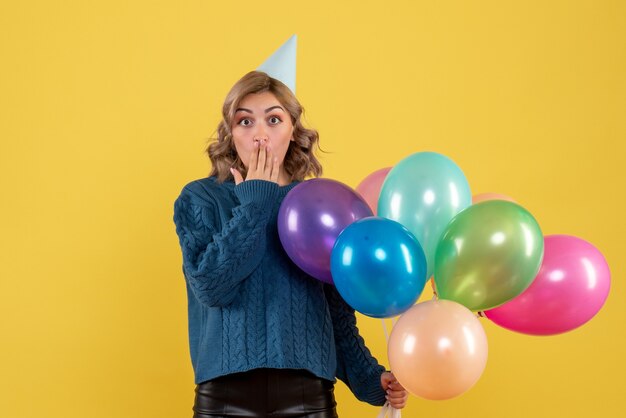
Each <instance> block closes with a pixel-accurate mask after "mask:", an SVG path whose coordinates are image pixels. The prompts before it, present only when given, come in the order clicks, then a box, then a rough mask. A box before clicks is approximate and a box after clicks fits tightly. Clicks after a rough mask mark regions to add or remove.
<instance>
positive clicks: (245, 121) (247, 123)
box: [237, 118, 252, 126]
mask: <svg viewBox="0 0 626 418" xmlns="http://www.w3.org/2000/svg"><path fill="white" fill-rule="evenodd" d="M251 124H252V121H251V120H250V119H247V118H244V119H241V120H240V121H239V122H237V125H241V126H250V125H251Z"/></svg>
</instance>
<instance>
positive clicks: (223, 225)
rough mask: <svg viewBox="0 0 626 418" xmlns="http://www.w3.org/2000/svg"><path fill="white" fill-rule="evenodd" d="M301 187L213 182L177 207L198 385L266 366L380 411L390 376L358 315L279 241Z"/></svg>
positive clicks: (195, 188)
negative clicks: (385, 377) (295, 372)
mask: <svg viewBox="0 0 626 418" xmlns="http://www.w3.org/2000/svg"><path fill="white" fill-rule="evenodd" d="M297 184H298V182H294V183H291V184H289V185H287V186H279V185H278V184H276V183H273V182H269V181H265V180H248V181H244V182H242V183H240V184H239V185H235V184H234V183H233V182H232V181H226V182H224V183H221V184H220V183H218V182H217V181H216V179H215V177H208V178H204V179H199V180H195V181H192V182H190V183H189V184H187V185H186V186H185V187H184V188H183V190H182V191H181V193H180V196H179V197H178V198H177V199H176V202H175V203H174V223H175V225H176V233H177V234H178V238H179V242H180V246H181V249H182V259H183V260H182V261H183V275H184V278H185V284H186V289H187V302H188V316H189V321H188V326H189V350H190V355H191V362H192V366H193V369H194V376H195V383H196V384H199V383H201V382H204V381H206V380H210V379H213V378H216V377H219V376H223V375H227V374H230V373H236V372H243V371H247V370H252V369H256V368H261V367H266V368H277V369H285V368H287V369H305V370H308V371H310V372H311V373H313V374H315V375H316V376H318V377H320V378H323V379H327V380H332V381H335V377H337V378H339V379H340V380H342V381H343V382H344V383H345V384H346V385H347V386H348V387H349V388H350V390H351V391H352V393H354V395H355V396H356V397H357V399H359V400H361V401H363V402H367V403H369V404H371V405H375V406H382V405H383V404H384V403H385V392H384V391H383V389H382V386H381V384H380V375H381V373H382V372H384V371H385V368H384V367H383V366H381V365H380V364H379V363H378V361H377V360H376V358H374V357H373V356H372V354H371V353H370V351H369V349H368V348H367V347H366V345H365V342H364V340H363V338H362V337H361V336H360V335H359V330H358V328H357V326H356V317H355V312H354V309H352V308H351V307H350V306H349V305H348V304H347V303H346V302H345V301H344V300H343V299H342V298H341V295H339V293H337V290H336V289H335V288H334V286H332V285H329V284H325V283H323V282H321V281H319V280H315V279H314V278H312V277H311V276H309V275H307V274H306V273H305V272H303V271H302V270H300V269H299V268H298V267H297V266H296V265H295V264H294V263H293V262H292V261H291V260H290V259H289V257H288V256H287V254H286V253H285V251H284V249H283V248H282V245H281V243H280V239H279V237H278V228H277V218H278V210H279V208H280V203H281V202H282V200H283V199H284V197H285V196H286V194H287V193H288V192H289V191H290V190H291V189H292V188H293V187H294V186H296V185H297Z"/></svg>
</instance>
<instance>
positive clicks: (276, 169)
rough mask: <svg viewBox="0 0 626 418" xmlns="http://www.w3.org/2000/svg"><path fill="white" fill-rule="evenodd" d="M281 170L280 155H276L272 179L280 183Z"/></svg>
mask: <svg viewBox="0 0 626 418" xmlns="http://www.w3.org/2000/svg"><path fill="white" fill-rule="evenodd" d="M279 172H280V164H278V157H276V156H274V164H272V177H271V179H272V181H273V182H274V183H278V174H279Z"/></svg>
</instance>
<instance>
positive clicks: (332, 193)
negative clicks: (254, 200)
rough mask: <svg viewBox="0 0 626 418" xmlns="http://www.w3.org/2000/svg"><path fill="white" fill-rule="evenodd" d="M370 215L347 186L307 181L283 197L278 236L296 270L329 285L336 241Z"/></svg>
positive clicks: (333, 182)
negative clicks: (354, 224) (351, 225)
mask: <svg viewBox="0 0 626 418" xmlns="http://www.w3.org/2000/svg"><path fill="white" fill-rule="evenodd" d="M372 215H373V214H372V210H371V209H370V207H369V206H368V204H367V202H366V201H365V200H364V199H363V198H362V197H361V196H359V194H358V193H356V192H355V191H354V190H353V189H351V188H350V187H349V186H346V185H345V184H343V183H340V182H338V181H335V180H330V179H311V180H307V181H305V182H302V183H300V184H298V185H297V186H296V187H294V188H293V189H291V191H290V192H289V193H288V194H287V196H285V199H284V200H283V202H282V204H281V206H280V210H279V211H278V235H279V237H280V242H281V243H282V245H283V248H284V249H285V251H286V252H287V255H289V258H291V260H292V261H293V262H294V263H296V265H297V266H298V267H300V268H301V269H302V270H304V271H305V272H306V273H308V274H309V275H311V276H313V277H315V278H316V279H318V280H321V281H323V282H326V283H331V284H332V283H333V279H332V276H331V274H330V254H331V252H332V249H333V246H334V245H335V241H336V240H337V237H338V236H339V234H340V233H341V231H343V230H344V228H345V227H347V226H348V225H350V224H351V223H353V222H355V221H358V220H359V219H362V218H365V217H368V216H372Z"/></svg>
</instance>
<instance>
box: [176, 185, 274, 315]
mask: <svg viewBox="0 0 626 418" xmlns="http://www.w3.org/2000/svg"><path fill="white" fill-rule="evenodd" d="M233 190H234V192H235V195H236V196H237V197H238V199H239V202H240V205H239V206H235V207H234V208H233V209H232V215H233V216H232V218H231V219H230V220H229V221H228V222H227V223H225V224H224V225H222V226H221V228H218V225H220V223H219V222H218V219H219V209H218V204H217V202H216V200H215V199H214V198H213V197H212V196H211V195H210V193H208V192H207V190H206V189H204V188H202V187H200V186H199V185H198V184H197V183H190V184H188V185H187V186H185V188H183V190H182V192H181V194H180V196H179V197H178V198H177V199H176V201H175V203H174V223H175V225H176V233H177V235H178V238H179V242H180V246H181V250H182V255H183V272H184V275H185V279H186V280H187V281H188V282H189V284H190V287H191V289H192V290H193V293H194V295H195V296H196V298H197V299H198V300H199V301H200V302H201V303H203V304H205V305H207V306H226V305H228V304H230V303H231V302H232V301H233V300H234V299H235V297H236V295H237V291H238V289H239V286H240V284H241V283H242V282H243V281H244V280H245V279H246V277H248V276H249V275H250V273H252V272H253V271H254V269H256V267H257V266H258V265H259V263H260V262H261V260H262V258H263V254H264V252H265V245H266V242H265V240H266V229H267V228H266V227H267V223H268V220H269V217H270V214H271V213H272V210H271V208H272V205H273V204H274V202H275V200H276V197H277V193H278V185H277V184H276V183H272V182H269V181H264V180H249V181H244V182H242V183H240V184H238V185H237V186H235V187H234V189H233Z"/></svg>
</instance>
